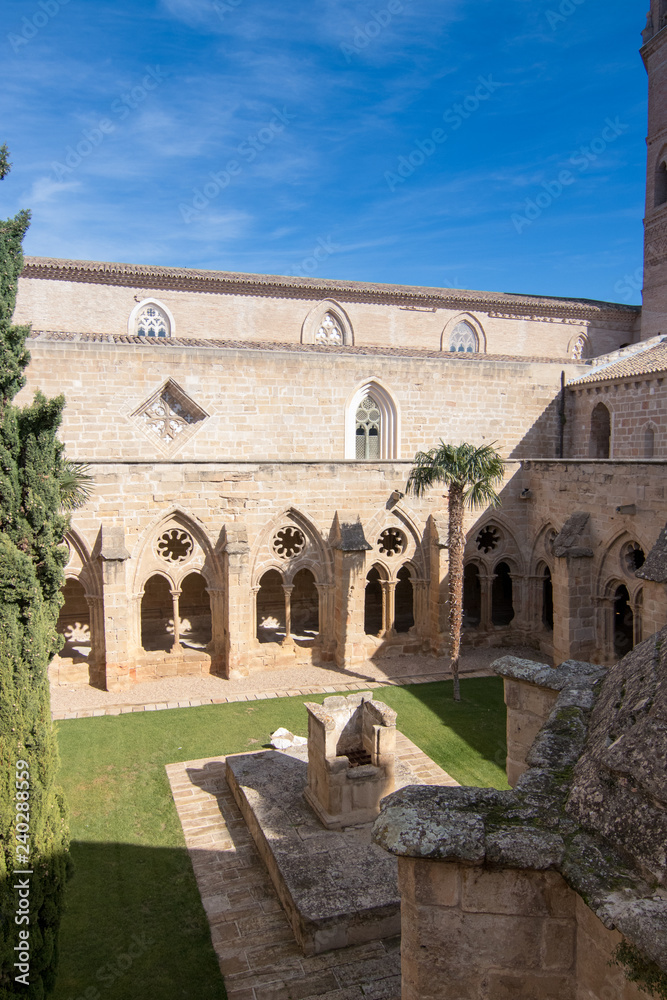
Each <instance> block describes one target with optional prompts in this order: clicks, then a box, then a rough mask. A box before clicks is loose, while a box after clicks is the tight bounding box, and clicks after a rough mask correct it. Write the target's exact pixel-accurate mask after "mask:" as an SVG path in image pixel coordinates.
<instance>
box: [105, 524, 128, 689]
mask: <svg viewBox="0 0 667 1000" xmlns="http://www.w3.org/2000/svg"><path fill="white" fill-rule="evenodd" d="M129 558H130V553H129V552H128V551H127V549H126V548H125V529H124V528H123V527H122V526H119V527H114V528H107V527H105V528H103V529H102V544H101V548H100V559H101V561H102V589H103V598H104V643H105V648H106V687H107V690H108V691H122V690H124V689H125V688H128V687H130V686H131V685H132V684H133V683H134V682H135V681H136V665H135V663H134V660H133V658H132V652H133V650H132V648H131V641H130V631H129V612H130V607H129V604H130V602H129V593H128V585H129V581H128V575H129V574H128V564H127V561H128V560H129Z"/></svg>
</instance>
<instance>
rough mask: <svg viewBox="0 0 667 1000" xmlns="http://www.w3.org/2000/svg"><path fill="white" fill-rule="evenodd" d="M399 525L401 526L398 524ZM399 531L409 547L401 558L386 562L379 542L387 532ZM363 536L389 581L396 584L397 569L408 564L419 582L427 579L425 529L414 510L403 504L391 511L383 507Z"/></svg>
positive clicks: (401, 501) (366, 527)
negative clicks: (383, 533)
mask: <svg viewBox="0 0 667 1000" xmlns="http://www.w3.org/2000/svg"><path fill="white" fill-rule="evenodd" d="M397 522H398V523H397ZM388 528H389V529H391V528H399V530H402V531H403V533H404V535H405V537H406V542H407V544H406V546H405V549H404V551H403V552H401V553H400V556H399V557H398V558H394V557H392V558H391V559H389V560H387V559H386V558H383V557H382V552H381V551H380V545H379V541H380V538H381V535H382V532H383V531H385V530H386V529H388ZM364 534H365V537H366V538H367V539H368V542H369V544H371V545H372V546H373V549H374V550H375V553H374V555H373V559H374V560H375V563H376V564H377V565H378V566H383V568H384V570H385V572H386V573H387V579H388V580H395V579H396V573H397V571H398V569H399V568H400V567H401V566H402V565H403V564H404V563H405V562H406V561H408V562H409V563H410V566H411V567H412V571H413V573H414V575H415V579H416V580H426V579H427V578H428V560H427V558H426V540H425V539H426V528H425V527H420V523H419V519H418V517H417V515H416V514H415V512H414V511H413V510H412V508H411V507H410V506H409V505H408V504H406V503H405V501H403V500H399V501H398V502H397V503H395V504H394V505H393V507H392V508H391V510H389V511H388V510H386V509H385V508H384V507H383V508H381V509H380V510H378V511H376V512H375V514H374V515H373V517H372V518H371V520H370V521H368V522H366V523H365V524H364Z"/></svg>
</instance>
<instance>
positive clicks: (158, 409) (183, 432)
mask: <svg viewBox="0 0 667 1000" xmlns="http://www.w3.org/2000/svg"><path fill="white" fill-rule="evenodd" d="M132 416H133V417H134V418H135V419H136V420H137V421H138V423H139V426H140V427H141V428H142V429H143V430H144V431H145V432H146V434H148V435H149V437H151V438H152V439H153V440H154V441H156V442H157V443H158V444H159V445H160V447H161V448H162V449H164V450H171V449H172V448H174V447H175V446H176V445H177V444H180V443H181V442H182V441H184V440H185V439H186V438H189V437H190V436H191V435H192V434H193V433H194V432H195V430H196V429H197V426H198V425H199V424H201V423H202V421H204V420H206V418H207V416H208V413H206V411H205V410H202V408H201V406H199V405H198V404H197V403H195V401H194V400H193V399H190V397H189V396H188V395H187V393H185V392H184V391H183V390H182V389H181V387H180V385H178V384H177V383H176V382H174V380H173V379H168V380H167V381H166V382H165V384H164V385H163V386H161V388H159V389H158V390H157V392H155V393H153V395H152V396H151V397H150V399H148V400H147V401H146V402H145V403H142V404H141V406H140V407H139V408H138V409H137V410H135V411H134V413H133V414H132Z"/></svg>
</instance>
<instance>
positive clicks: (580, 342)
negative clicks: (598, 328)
mask: <svg viewBox="0 0 667 1000" xmlns="http://www.w3.org/2000/svg"><path fill="white" fill-rule="evenodd" d="M567 354H568V357H570V358H572V360H573V361H583V360H585V359H586V358H590V357H592V351H591V342H590V340H589V337H588V334H587V333H585V332H583V333H577V334H575V336H574V337H572V339H571V340H570V343H569V344H568V345H567Z"/></svg>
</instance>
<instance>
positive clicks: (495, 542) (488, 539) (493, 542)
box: [475, 524, 500, 553]
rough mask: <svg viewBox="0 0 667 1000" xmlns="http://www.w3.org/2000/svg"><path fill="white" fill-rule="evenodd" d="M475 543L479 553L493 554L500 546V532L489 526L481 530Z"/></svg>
mask: <svg viewBox="0 0 667 1000" xmlns="http://www.w3.org/2000/svg"><path fill="white" fill-rule="evenodd" d="M475 541H476V544H477V548H478V549H479V551H480V552H484V553H486V552H493V550H494V549H497V548H498V546H499V545H500V532H499V531H498V529H497V528H494V526H493V525H492V524H490V525H488V526H487V527H486V528H482V530H481V531H480V533H479V535H478V536H477V538H476V539H475Z"/></svg>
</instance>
